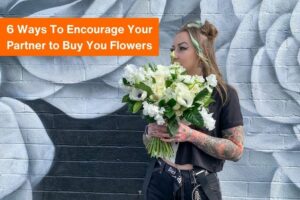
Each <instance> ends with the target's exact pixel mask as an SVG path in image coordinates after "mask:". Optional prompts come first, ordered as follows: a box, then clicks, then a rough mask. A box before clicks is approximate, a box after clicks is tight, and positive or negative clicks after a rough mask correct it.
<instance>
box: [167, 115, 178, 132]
mask: <svg viewBox="0 0 300 200" xmlns="http://www.w3.org/2000/svg"><path fill="white" fill-rule="evenodd" d="M178 127H179V125H178V122H177V120H176V117H175V116H174V117H173V118H171V119H170V120H169V121H168V125H167V129H168V132H169V133H170V134H171V136H174V135H176V134H177V131H178Z"/></svg>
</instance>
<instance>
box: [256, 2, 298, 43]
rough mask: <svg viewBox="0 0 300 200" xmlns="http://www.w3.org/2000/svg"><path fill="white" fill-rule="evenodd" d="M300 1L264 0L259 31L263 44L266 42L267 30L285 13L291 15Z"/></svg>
mask: <svg viewBox="0 0 300 200" xmlns="http://www.w3.org/2000/svg"><path fill="white" fill-rule="evenodd" d="M297 2H298V0H289V1H281V0H264V1H262V3H261V7H260V12H259V20H258V24H259V29H260V38H261V40H262V41H263V42H265V41H266V38H265V35H266V32H267V30H268V29H269V28H270V27H271V26H272V24H273V23H274V21H275V20H276V19H277V18H278V17H279V16H281V15H283V14H285V13H291V12H292V10H293V9H294V7H295V6H296V3H297Z"/></svg>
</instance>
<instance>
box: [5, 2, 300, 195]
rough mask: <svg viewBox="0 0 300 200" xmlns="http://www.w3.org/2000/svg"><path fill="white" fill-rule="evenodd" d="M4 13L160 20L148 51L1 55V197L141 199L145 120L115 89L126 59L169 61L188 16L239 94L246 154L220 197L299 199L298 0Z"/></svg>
mask: <svg viewBox="0 0 300 200" xmlns="http://www.w3.org/2000/svg"><path fill="white" fill-rule="evenodd" d="M0 13H1V15H2V16H3V17H15V16H17V17H107V16H110V17H159V18H160V49H161V50H160V56H158V57H1V58H0V72H1V89H0V94H1V99H0V115H1V118H0V199H3V200H15V199H16V200H31V199H33V200H61V199H63V200H65V199H72V200H82V199H88V200H93V199H140V197H141V195H140V190H141V185H142V182H143V177H144V175H145V169H146V166H147V162H148V157H147V155H146V152H145V150H144V148H143V144H142V139H141V134H142V132H143V128H144V125H145V122H144V121H143V120H142V119H141V118H140V117H139V116H134V115H129V114H128V113H127V112H126V108H125V107H123V105H122V104H121V103H120V98H121V97H122V95H123V93H122V91H120V90H119V89H118V87H117V81H118V80H119V78H120V74H121V72H122V69H123V67H124V66H125V65H126V64H128V63H134V64H136V65H141V64H144V63H146V62H149V61H151V62H156V63H162V64H168V63H169V48H170V44H171V42H172V37H173V36H174V33H175V31H176V30H177V29H178V28H179V27H180V26H181V25H182V24H183V23H184V22H186V21H188V20H189V19H199V18H201V20H202V21H204V20H205V19H208V20H209V21H211V22H212V23H214V24H216V26H217V27H218V29H219V36H218V40H217V44H216V49H217V59H218V64H219V67H220V69H221V71H222V73H223V75H224V78H225V79H226V80H227V82H228V83H230V84H231V85H233V86H234V87H235V88H236V89H237V90H238V93H239V97H240V101H241V106H242V112H243V116H244V122H245V130H246V143H245V146H246V151H245V154H244V156H243V158H242V159H241V160H240V161H239V162H237V163H233V162H227V163H226V165H225V168H224V171H223V172H221V173H220V179H221V182H222V191H223V196H224V199H227V200H233V199H235V200H236V199H247V200H250V199H251V200H254V199H300V173H299V172H300V159H299V158H300V145H299V144H300V142H299V140H300V125H299V124H300V65H299V63H300V53H299V47H300V23H299V22H300V14H299V13H300V1H298V0H223V1H222V0H201V1H200V0H190V1H182V0H136V1H134V0H94V1H93V0H51V1H50V0H28V1H23V0H5V1H1V2H0Z"/></svg>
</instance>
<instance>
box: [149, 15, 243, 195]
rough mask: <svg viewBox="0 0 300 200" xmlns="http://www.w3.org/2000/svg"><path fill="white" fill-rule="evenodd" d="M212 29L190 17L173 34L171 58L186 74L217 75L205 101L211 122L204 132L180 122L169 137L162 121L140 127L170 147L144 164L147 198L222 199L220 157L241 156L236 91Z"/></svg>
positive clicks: (240, 121) (241, 124) (231, 157)
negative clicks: (168, 153) (170, 153)
mask: <svg viewBox="0 0 300 200" xmlns="http://www.w3.org/2000/svg"><path fill="white" fill-rule="evenodd" d="M217 33H218V31H217V29H216V28H215V26H214V25H212V24H211V23H209V22H208V21H205V23H204V24H201V23H200V22H199V21H195V22H191V23H188V24H186V25H184V26H183V27H182V28H181V29H180V30H179V32H178V33H177V34H176V36H175V38H174V41H173V46H172V48H171V51H172V54H173V58H172V62H179V63H180V64H181V65H182V66H183V67H184V68H185V69H186V70H187V72H188V74H190V75H202V76H203V77H207V76H208V75H210V74H215V75H216V77H217V81H218V85H217V87H216V88H215V89H214V91H213V98H214V100H215V102H214V103H213V104H211V105H210V106H209V113H213V118H214V119H215V120H216V124H215V129H214V130H212V131H208V130H207V129H201V130H200V129H196V128H195V127H194V126H187V125H186V124H184V123H180V124H179V129H178V133H177V134H176V136H174V137H170V136H169V134H168V133H167V129H166V126H164V125H157V124H155V123H152V124H149V125H148V126H147V127H146V131H145V134H144V137H143V139H144V143H145V144H146V143H147V141H148V140H149V139H150V138H151V137H158V138H160V139H161V140H163V141H165V142H171V143H172V146H173V149H174V151H175V157H174V158H170V159H162V158H159V159H155V161H154V162H153V165H151V166H150V168H149V170H150V171H149V170H148V174H147V176H146V179H145V185H144V195H145V198H146V199H147V200H156V199H157V200H158V199H159V200H171V199H185V200H190V199H209V200H219V199H222V197H221V190H220V183H219V179H218V177H217V174H216V173H217V172H219V171H221V170H222V168H223V164H224V161H225V160H232V161H238V160H239V159H240V158H241V156H242V153H243V148H244V145H243V118H242V114H241V109H240V104H239V99H238V95H237V92H236V91H235V90H234V89H233V88H232V87H231V86H229V85H228V84H226V83H225V81H224V80H223V78H222V75H221V73H220V71H219V69H218V66H217V63H216V58H215V51H214V41H215V38H216V36H217Z"/></svg>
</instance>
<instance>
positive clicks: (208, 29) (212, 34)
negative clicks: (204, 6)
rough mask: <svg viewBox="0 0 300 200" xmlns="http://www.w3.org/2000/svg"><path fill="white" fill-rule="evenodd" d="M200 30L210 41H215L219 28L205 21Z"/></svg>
mask: <svg viewBox="0 0 300 200" xmlns="http://www.w3.org/2000/svg"><path fill="white" fill-rule="evenodd" d="M200 29H201V33H202V34H204V35H205V36H206V37H207V38H208V39H209V40H214V39H215V38H216V37H217V35H218V30H217V28H216V27H215V26H214V25H213V24H211V23H210V22H209V21H207V20H205V22H204V24H203V26H202V27H201V28H200Z"/></svg>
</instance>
